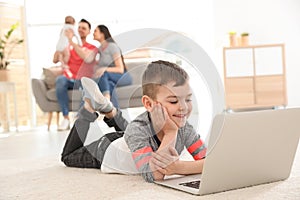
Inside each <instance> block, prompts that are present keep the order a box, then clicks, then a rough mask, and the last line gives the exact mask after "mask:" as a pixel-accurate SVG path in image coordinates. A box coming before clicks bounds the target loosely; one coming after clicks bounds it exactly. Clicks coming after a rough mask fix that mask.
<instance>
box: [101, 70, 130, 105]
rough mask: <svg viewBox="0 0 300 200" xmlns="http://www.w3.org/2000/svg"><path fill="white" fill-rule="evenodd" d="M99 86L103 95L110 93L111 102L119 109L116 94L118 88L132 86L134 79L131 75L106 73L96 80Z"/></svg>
mask: <svg viewBox="0 0 300 200" xmlns="http://www.w3.org/2000/svg"><path fill="white" fill-rule="evenodd" d="M96 82H97V83H98V86H99V88H100V90H101V92H102V93H103V94H105V93H109V94H110V96H111V102H112V104H113V105H114V106H115V107H116V108H119V103H118V97H117V94H116V93H115V87H116V86H126V85H130V84H132V77H131V76H130V74H129V73H124V74H120V73H110V72H104V73H103V75H102V76H101V77H100V78H99V79H96Z"/></svg>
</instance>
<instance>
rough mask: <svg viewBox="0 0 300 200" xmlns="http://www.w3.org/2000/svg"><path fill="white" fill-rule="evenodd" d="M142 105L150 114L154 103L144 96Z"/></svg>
mask: <svg viewBox="0 0 300 200" xmlns="http://www.w3.org/2000/svg"><path fill="white" fill-rule="evenodd" d="M142 103H143V105H144V107H145V108H146V110H147V111H148V112H150V111H151V110H152V107H153V103H154V101H153V100H152V99H151V98H150V97H149V96H147V95H144V96H143V97H142Z"/></svg>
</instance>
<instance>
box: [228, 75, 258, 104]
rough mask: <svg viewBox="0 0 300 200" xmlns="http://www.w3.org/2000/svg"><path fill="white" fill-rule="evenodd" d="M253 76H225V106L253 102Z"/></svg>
mask: <svg viewBox="0 0 300 200" xmlns="http://www.w3.org/2000/svg"><path fill="white" fill-rule="evenodd" d="M253 84H254V83H253V77H242V78H227V79H226V81H225V90H226V104H227V107H238V106H248V105H252V104H254V90H253V88H254V85H253Z"/></svg>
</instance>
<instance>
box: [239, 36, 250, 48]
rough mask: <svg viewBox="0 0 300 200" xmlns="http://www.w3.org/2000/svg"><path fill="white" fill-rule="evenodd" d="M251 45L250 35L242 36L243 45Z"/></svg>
mask: <svg viewBox="0 0 300 200" xmlns="http://www.w3.org/2000/svg"><path fill="white" fill-rule="evenodd" d="M248 45H249V36H241V46H248Z"/></svg>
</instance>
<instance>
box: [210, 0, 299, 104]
mask: <svg viewBox="0 0 300 200" xmlns="http://www.w3.org/2000/svg"><path fill="white" fill-rule="evenodd" d="M299 11H300V1H299V0H226V1H224V0H214V20H215V21H214V25H215V49H216V52H215V55H216V60H215V63H216V65H217V67H218V70H219V71H220V73H221V74H222V73H223V62H222V47H223V46H228V38H227V33H228V32H229V31H237V32H238V33H241V32H249V33H250V43H251V44H268V43H284V44H285V47H286V48H285V49H286V73H287V94H288V105H289V106H300V90H299V85H300V78H299V77H300V59H299V55H300V39H299V36H300V26H299V22H300V12H299ZM270 59H272V58H270Z"/></svg>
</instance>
